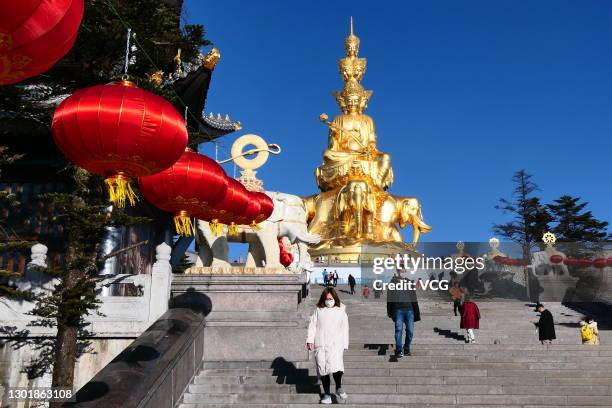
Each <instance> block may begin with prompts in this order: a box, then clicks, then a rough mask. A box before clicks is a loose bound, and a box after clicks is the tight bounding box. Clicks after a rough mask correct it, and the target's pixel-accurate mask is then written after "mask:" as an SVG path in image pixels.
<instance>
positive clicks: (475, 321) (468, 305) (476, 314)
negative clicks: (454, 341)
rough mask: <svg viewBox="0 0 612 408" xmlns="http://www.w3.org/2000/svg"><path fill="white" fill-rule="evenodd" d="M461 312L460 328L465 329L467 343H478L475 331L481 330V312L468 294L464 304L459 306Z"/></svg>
mask: <svg viewBox="0 0 612 408" xmlns="http://www.w3.org/2000/svg"><path fill="white" fill-rule="evenodd" d="M459 312H461V325H460V326H459V327H460V328H462V329H465V332H466V338H465V342H466V343H476V339H475V338H474V329H478V328H479V321H480V310H478V306H477V305H476V303H474V302H472V301H471V300H470V297H469V295H468V294H465V296H464V299H463V303H462V304H461V306H459Z"/></svg>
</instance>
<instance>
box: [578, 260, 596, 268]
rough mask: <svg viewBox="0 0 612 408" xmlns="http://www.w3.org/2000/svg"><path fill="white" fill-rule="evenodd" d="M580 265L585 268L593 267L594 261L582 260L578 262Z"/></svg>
mask: <svg viewBox="0 0 612 408" xmlns="http://www.w3.org/2000/svg"><path fill="white" fill-rule="evenodd" d="M578 265H579V266H581V267H583V268H588V267H589V266H592V265H593V260H592V259H588V258H582V259H579V260H578Z"/></svg>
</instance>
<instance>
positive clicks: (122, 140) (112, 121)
mask: <svg viewBox="0 0 612 408" xmlns="http://www.w3.org/2000/svg"><path fill="white" fill-rule="evenodd" d="M52 129H53V138H54V139H55V143H56V144H57V146H58V147H59V149H60V150H61V151H62V152H63V153H64V155H65V156H66V157H67V158H68V159H70V160H71V161H72V162H74V163H75V164H76V165H77V166H80V167H82V168H84V169H85V170H88V171H90V172H92V173H96V174H100V175H102V176H105V177H106V184H107V187H108V190H109V194H110V199H111V201H112V202H113V203H115V204H116V205H117V206H118V207H123V206H124V205H125V200H126V199H127V200H129V202H130V203H131V204H132V205H134V202H135V198H136V196H135V194H134V192H133V191H132V189H131V187H130V186H129V184H128V183H129V180H130V179H131V178H135V177H141V176H148V175H150V174H155V173H158V172H160V171H162V170H164V169H167V168H168V167H170V166H172V164H174V163H175V162H176V161H177V160H178V159H179V158H180V157H181V155H182V154H183V152H184V151H185V147H186V146H187V128H186V127H185V121H184V119H183V117H182V116H181V114H180V113H178V112H177V110H176V109H174V107H173V106H172V105H171V104H170V102H168V101H167V100H165V99H164V98H162V97H160V96H157V95H155V94H152V93H150V92H147V91H145V90H143V89H140V88H137V87H136V86H135V85H134V84H133V83H131V82H128V81H121V82H115V83H112V84H109V85H96V86H92V87H90V88H85V89H81V90H79V91H76V92H75V93H74V94H72V95H71V96H69V97H68V98H66V99H65V100H64V101H63V102H62V103H61V104H60V105H59V107H58V108H57V110H56V111H55V114H54V116H53V125H52Z"/></svg>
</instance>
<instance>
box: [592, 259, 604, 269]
mask: <svg viewBox="0 0 612 408" xmlns="http://www.w3.org/2000/svg"><path fill="white" fill-rule="evenodd" d="M593 266H594V267H596V268H605V267H606V258H597V259H595V260H594V261H593Z"/></svg>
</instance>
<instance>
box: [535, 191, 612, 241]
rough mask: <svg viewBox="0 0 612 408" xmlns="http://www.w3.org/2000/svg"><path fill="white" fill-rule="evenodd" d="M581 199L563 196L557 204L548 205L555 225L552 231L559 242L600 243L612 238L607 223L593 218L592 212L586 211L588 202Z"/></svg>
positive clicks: (558, 199) (556, 201)
mask: <svg viewBox="0 0 612 408" xmlns="http://www.w3.org/2000/svg"><path fill="white" fill-rule="evenodd" d="M580 200H581V198H580V197H572V196H569V195H563V196H561V197H559V198H557V199H556V200H553V202H554V203H555V204H548V206H547V207H548V210H549V211H550V213H551V215H552V217H553V219H554V223H555V224H556V225H555V226H554V227H553V228H552V229H551V231H552V232H553V233H554V234H555V235H556V237H557V240H559V241H565V242H599V241H606V240H610V239H611V238H612V235H611V234H609V233H608V226H609V225H610V224H609V223H608V222H607V221H600V220H598V219H596V218H595V217H593V214H592V213H591V211H585V210H584V209H585V207H586V206H587V205H588V204H589V203H588V202H582V203H581V202H580Z"/></svg>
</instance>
